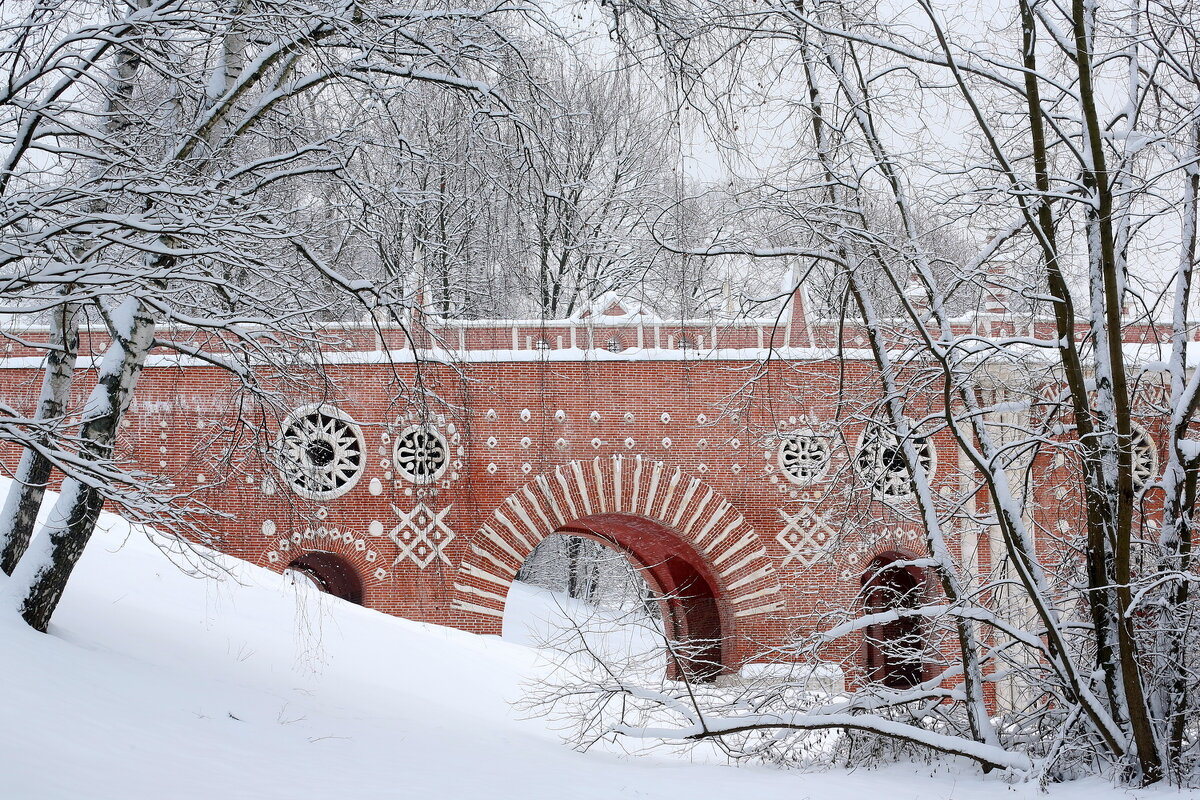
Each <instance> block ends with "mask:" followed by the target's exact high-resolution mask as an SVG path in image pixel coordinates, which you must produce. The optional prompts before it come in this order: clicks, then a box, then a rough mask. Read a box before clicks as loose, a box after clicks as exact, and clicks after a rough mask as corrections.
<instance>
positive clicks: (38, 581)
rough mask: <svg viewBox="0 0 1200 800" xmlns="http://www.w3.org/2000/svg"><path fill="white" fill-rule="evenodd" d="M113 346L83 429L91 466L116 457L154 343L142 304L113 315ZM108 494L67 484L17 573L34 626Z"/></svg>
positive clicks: (43, 620) (41, 625)
mask: <svg viewBox="0 0 1200 800" xmlns="http://www.w3.org/2000/svg"><path fill="white" fill-rule="evenodd" d="M112 327H113V331H112V335H113V342H112V344H111V345H110V346H109V349H108V352H107V353H106V354H105V357H104V362H103V364H102V366H101V368H100V375H99V376H98V378H97V380H96V387H95V389H94V390H93V391H92V395H91V397H90V398H89V399H88V404H87V409H86V410H85V412H84V421H83V425H82V427H81V429H80V439H81V441H82V445H81V447H80V455H81V456H82V457H83V458H86V459H89V460H91V461H104V460H107V459H109V458H111V456H112V452H113V446H114V444H115V443H116V438H117V431H118V428H119V425H120V422H121V417H122V415H123V414H124V412H125V410H126V408H128V405H129V400H130V398H131V397H132V394H133V389H134V386H135V385H136V384H137V380H138V377H139V375H140V374H141V371H142V367H143V365H144V364H145V362H146V356H147V355H148V354H149V352H150V348H151V347H152V346H153V343H154V320H153V318H152V317H151V316H150V314H149V312H148V310H147V308H146V307H145V305H144V304H143V303H142V301H141V300H140V299H137V298H131V299H129V300H127V301H125V302H124V303H123V304H121V306H120V307H118V308H117V310H116V311H115V312H114V313H113V326H112ZM103 506H104V495H103V494H102V493H101V492H100V491H98V490H97V489H96V488H95V487H92V486H88V485H85V484H84V483H83V482H82V481H80V480H79V479H76V478H69V479H68V480H66V481H64V483H63V489H62V494H61V496H60V497H59V500H58V502H57V503H56V504H55V506H54V510H53V512H52V514H51V518H50V520H49V522H48V523H47V525H46V528H45V530H44V531H43V534H42V536H41V537H39V539H38V540H37V541H36V542H35V543H34V545H33V546H32V547H31V548H30V550H29V552H28V553H27V554H26V556H25V558H24V559H22V561H21V563H20V566H19V568H18V569H17V570H16V571H15V572H14V573H13V587H14V590H15V591H16V592H18V593H19V594H20V595H21V600H20V613H21V616H22V617H23V618H24V619H25V621H26V622H27V623H29V625H30V627H32V628H35V629H36V630H39V631H45V630H46V628H47V626H48V625H49V624H50V617H51V615H53V613H54V609H55V608H57V607H58V602H59V600H60V599H61V598H62V592H63V588H64V587H65V586H66V582H67V579H68V578H69V577H70V575H71V572H72V570H74V568H75V564H76V563H77V562H78V561H79V557H80V556H81V555H83V549H84V547H85V546H86V545H87V543H88V540H89V539H91V536H92V532H93V531H94V530H95V527H96V520H97V519H98V518H99V516H100V511H101V509H102V508H103Z"/></svg>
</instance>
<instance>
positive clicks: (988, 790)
mask: <svg viewBox="0 0 1200 800" xmlns="http://www.w3.org/2000/svg"><path fill="white" fill-rule="evenodd" d="M2 490H3V487H0V491H2ZM104 524H105V526H106V528H107V529H106V530H105V531H104V532H103V533H99V534H98V535H97V537H96V538H95V539H94V540H93V542H92V544H91V546H90V548H89V550H88V552H87V553H86V555H85V556H84V559H83V561H82V562H81V564H80V566H79V568H78V570H77V572H76V575H75V577H74V578H73V580H72V582H71V585H70V587H69V589H68V591H67V594H66V596H65V598H64V600H63V602H62V605H61V606H60V609H59V611H58V614H57V616H56V617H55V621H54V623H53V625H52V629H51V635H49V636H47V635H43V634H38V633H35V632H33V631H31V630H29V629H28V628H25V627H24V626H23V624H22V623H21V621H20V619H19V618H18V617H16V615H15V614H14V613H13V612H12V611H11V610H9V609H8V608H7V606H10V605H11V603H8V604H5V608H4V609H3V610H2V611H0V798H3V799H4V800H52V799H54V798H70V799H71V800H83V799H84V798H86V799H87V800H106V799H107V798H113V800H143V799H146V800H149V799H152V800H184V799H185V798H205V799H206V800H213V799H215V798H221V799H222V800H235V799H238V798H247V799H248V798H255V799H256V800H257V799H258V798H279V799H280V800H282V799H283V798H287V799H288V800H295V799H296V798H327V797H336V798H340V800H357V799H358V798H409V797H411V798H520V799H521V800H532V799H536V798H563V799H564V800H568V798H569V799H570V800H577V799H578V800H586V798H613V797H621V798H688V799H689V800H693V799H699V798H730V797H744V798H755V800H759V798H761V799H762V800H769V799H770V798H788V800H798V799H802V798H814V800H815V799H817V798H822V799H823V798H836V799H838V800H841V799H842V798H849V799H853V798H867V799H868V800H876V799H877V798H880V797H886V798H887V800H909V798H913V800H916V798H920V799H921V800H936V799H938V798H962V799H963V800H968V799H972V798H979V800H992V799H994V800H1000V798H1006V799H1011V798H1021V797H1029V798H1033V797H1035V796H1037V795H1038V792H1037V789H1036V787H1034V786H1024V785H1022V786H1017V787H1010V786H1008V785H1007V784H1005V783H1003V782H1001V781H998V780H995V779H983V778H979V777H978V776H977V773H976V772H975V771H974V770H973V769H971V768H970V767H964V768H962V769H950V768H941V769H936V770H934V769H931V768H930V767H925V768H923V769H920V768H905V767H895V766H893V767H888V768H886V769H881V770H857V771H853V772H847V771H844V770H831V771H828V772H820V773H816V774H813V773H808V774H805V773H800V772H787V771H780V770H774V769H770V768H766V767H755V768H745V767H743V768H733V767H726V766H721V765H715V764H696V763H689V762H687V761H684V760H675V759H673V758H671V757H670V756H667V755H661V756H651V757H641V758H628V757H620V756H616V755H612V754H607V753H596V752H593V753H586V754H581V753H576V752H573V751H571V750H569V749H567V748H565V747H563V746H562V745H561V744H559V742H558V740H557V738H556V736H555V734H554V733H553V732H552V731H550V730H548V729H547V728H546V726H545V724H543V723H542V722H541V721H540V720H528V719H526V720H522V719H518V714H517V713H516V712H514V711H513V710H512V708H511V706H510V701H511V700H514V699H516V698H518V697H519V696H520V695H521V692H522V688H521V687H522V681H523V680H524V679H526V678H527V677H528V676H532V675H535V674H536V673H537V670H538V669H539V668H540V667H539V661H540V659H539V655H538V651H537V649H536V648H534V647H531V646H528V645H525V644H520V643H516V642H509V641H503V640H501V639H499V638H496V637H480V636H473V635H471V634H467V633H462V632H459V631H455V630H450V629H445V628H439V627H436V626H430V625H422V624H418V623H414V622H409V621H406V620H400V619H394V618H391V617H388V616H385V615H383V614H379V613H376V612H373V611H368V610H366V609H363V608H359V607H357V606H353V605H350V604H347V603H343V602H341V601H338V600H333V599H331V598H329V597H328V596H324V595H320V594H318V593H317V592H315V591H313V590H312V589H311V588H307V587H304V586H300V587H297V586H296V585H294V584H293V583H292V582H291V581H289V580H288V579H287V578H284V577H281V576H278V575H276V574H274V573H272V572H269V571H267V570H263V569H259V568H256V567H251V566H248V565H246V564H241V563H238V562H235V561H233V560H232V559H223V562H224V563H225V564H226V565H227V566H228V567H229V568H230V572H231V574H230V576H228V577H226V578H224V579H222V580H214V579H201V578H194V577H189V576H187V575H185V574H183V572H181V571H180V570H179V569H178V568H177V567H176V566H174V565H173V564H172V562H171V560H169V559H168V558H167V557H166V556H164V555H163V554H162V553H161V552H159V551H158V550H157V549H155V548H154V547H153V546H152V545H151V544H150V543H148V542H147V540H146V539H145V537H144V536H142V535H141V534H133V535H130V534H129V531H128V528H127V527H126V526H125V525H124V524H123V523H122V522H121V521H120V520H119V519H116V518H114V517H111V516H106V517H105V520H104ZM4 588H5V587H4V586H3V584H2V583H0V593H3V589H4ZM514 602H515V603H518V604H519V607H520V609H523V610H521V611H519V613H517V614H515V615H511V620H510V625H513V626H515V627H514V628H513V630H512V631H511V635H512V636H514V637H516V638H525V639H527V640H528V639H530V638H536V637H535V636H534V634H527V633H523V632H522V631H524V630H528V629H529V628H533V629H534V630H535V631H536V630H537V627H538V625H539V624H540V623H537V622H536V619H537V618H538V616H539V615H544V614H545V613H546V609H547V608H548V607H550V606H555V603H554V602H553V597H552V596H550V595H549V594H548V593H545V592H539V591H525V592H521V593H520V596H519V597H514ZM514 610H516V609H514ZM551 613H557V608H556V606H555V610H554V611H553V612H551ZM521 620H526V622H525V623H521V622H520V621H521ZM931 772H932V774H931ZM1118 794H1122V795H1124V794H1126V793H1124V792H1120V793H1118V792H1117V791H1116V790H1113V789H1111V788H1108V787H1107V786H1106V785H1105V784H1103V783H1100V782H1099V781H1085V782H1081V783H1078V784H1074V785H1069V786H1065V787H1056V788H1055V789H1054V790H1053V791H1052V793H1051V797H1052V798H1058V800H1077V799H1078V800H1083V798H1086V799H1087V800H1100V798H1102V797H1103V796H1105V795H1108V796H1110V797H1113V798H1115V797H1117V796H1118ZM1144 794H1145V796H1147V797H1155V798H1157V797H1159V796H1177V795H1175V794H1174V793H1172V792H1168V791H1162V790H1160V791H1155V792H1147V793H1144Z"/></svg>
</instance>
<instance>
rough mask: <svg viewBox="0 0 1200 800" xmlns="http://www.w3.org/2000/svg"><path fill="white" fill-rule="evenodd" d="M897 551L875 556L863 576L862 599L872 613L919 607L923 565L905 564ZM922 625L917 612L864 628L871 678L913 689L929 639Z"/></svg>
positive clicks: (865, 662) (865, 658)
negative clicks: (920, 566) (921, 567)
mask: <svg viewBox="0 0 1200 800" xmlns="http://www.w3.org/2000/svg"><path fill="white" fill-rule="evenodd" d="M907 560H908V559H907V558H906V557H905V556H902V555H900V554H898V553H887V554H884V555H880V556H878V557H876V558H875V559H874V560H873V561H872V562H871V565H870V567H869V568H868V569H867V571H866V572H865V573H864V574H863V577H862V584H863V590H862V599H863V605H864V610H865V611H866V613H868V614H888V613H890V612H904V611H908V610H914V609H917V608H919V607H920V606H921V604H922V602H923V601H924V598H925V591H926V576H925V571H924V570H922V569H920V568H919V567H914V566H912V565H909V564H906V563H904V562H905V561H907ZM926 639H927V637H926V633H925V629H924V624H923V621H922V619H921V617H919V616H916V615H905V614H903V613H900V614H897V615H896V617H895V618H894V619H888V620H886V621H883V622H879V623H877V624H874V625H870V626H868V627H867V628H866V630H865V631H864V635H863V645H864V656H863V667H864V669H865V672H866V677H867V679H868V680H870V681H872V682H874V683H879V684H882V685H883V686H886V687H888V688H889V689H909V688H912V687H913V686H916V685H917V684H918V683H920V682H921V681H922V680H924V673H925V662H926V660H927V653H926V650H927V646H928V645H927V641H926Z"/></svg>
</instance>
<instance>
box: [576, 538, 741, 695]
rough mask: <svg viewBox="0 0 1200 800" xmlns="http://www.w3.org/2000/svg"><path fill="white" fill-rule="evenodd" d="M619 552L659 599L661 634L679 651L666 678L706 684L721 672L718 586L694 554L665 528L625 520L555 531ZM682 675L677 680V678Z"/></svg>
mask: <svg viewBox="0 0 1200 800" xmlns="http://www.w3.org/2000/svg"><path fill="white" fill-rule="evenodd" d="M555 533H567V534H571V535H573V536H583V537H586V538H589V539H594V540H596V541H598V542H600V543H602V544H604V545H607V546H608V547H611V548H613V549H614V550H617V551H618V552H622V553H624V554H625V555H626V557H628V558H629V559H630V560H631V561H632V562H633V563H634V565H635V566H637V567H638V568H640V569H641V571H642V575H643V576H644V577H645V579H646V582H647V583H649V584H650V586H651V588H652V589H654V591H655V592H657V593H658V594H659V595H660V596H661V597H662V598H663V599H662V600H661V601H660V606H661V608H662V610H663V621H664V623H665V624H666V625H667V626H668V628H667V634H668V636H670V637H671V640H672V641H673V642H676V643H678V644H679V645H680V647H679V648H678V652H679V653H680V657H679V660H678V663H675V664H672V668H671V677H674V678H679V677H684V676H686V677H688V678H690V679H692V680H700V681H708V680H712V679H714V678H716V676H717V675H719V674H721V673H722V672H724V671H726V664H725V648H724V646H723V644H724V639H725V636H724V627H725V626H723V624H722V614H721V604H720V602H719V600H718V595H717V592H716V591H715V588H714V587H716V586H717V585H718V584H717V582H716V580H715V579H714V577H713V576H712V574H711V573H710V572H709V570H708V569H707V567H706V565H705V564H704V562H703V560H702V559H701V558H700V556H699V554H697V553H696V551H695V550H694V549H692V547H691V546H690V545H688V544H687V543H686V542H684V541H683V539H682V538H681V537H680V536H679V534H677V533H675V532H674V531H672V530H671V529H670V528H668V527H666V526H664V525H661V524H659V523H657V522H654V521H652V520H648V519H645V518H642V517H634V516H630V515H627V514H593V515H591V516H587V517H582V518H580V519H577V520H575V521H573V522H570V523H568V524H566V525H564V526H562V527H560V528H559V529H558V530H557V531H555ZM681 673H682V674H681Z"/></svg>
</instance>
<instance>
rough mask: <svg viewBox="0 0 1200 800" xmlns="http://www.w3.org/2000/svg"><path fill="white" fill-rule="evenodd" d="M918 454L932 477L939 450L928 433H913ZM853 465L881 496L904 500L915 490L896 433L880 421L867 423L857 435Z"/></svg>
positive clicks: (873, 490)
mask: <svg viewBox="0 0 1200 800" xmlns="http://www.w3.org/2000/svg"><path fill="white" fill-rule="evenodd" d="M912 443H913V445H914V447H916V450H917V458H918V459H919V460H920V463H921V466H922V467H923V468H924V471H925V477H926V479H927V480H930V481H932V480H933V475H934V472H935V471H936V469H937V451H936V450H935V449H934V447H933V445H932V443H930V441H929V437H928V436H913V437H912ZM854 468H855V470H856V471H857V472H858V474H859V475H860V476H861V477H862V479H863V480H864V481H865V482H866V483H867V485H868V486H870V487H871V491H872V493H874V495H875V496H876V497H878V498H879V499H881V500H903V499H906V498H908V497H911V496H912V494H913V489H914V487H913V479H912V473H911V472H910V471H909V469H908V464H907V463H905V461H904V453H903V451H902V450H901V447H900V440H899V439H898V438H897V437H896V434H895V433H893V432H892V431H890V430H886V429H884V428H881V427H879V426H878V425H868V426H867V427H866V429H865V430H863V432H862V435H861V436H860V437H859V439H858V449H857V450H856V452H855V456H854Z"/></svg>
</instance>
